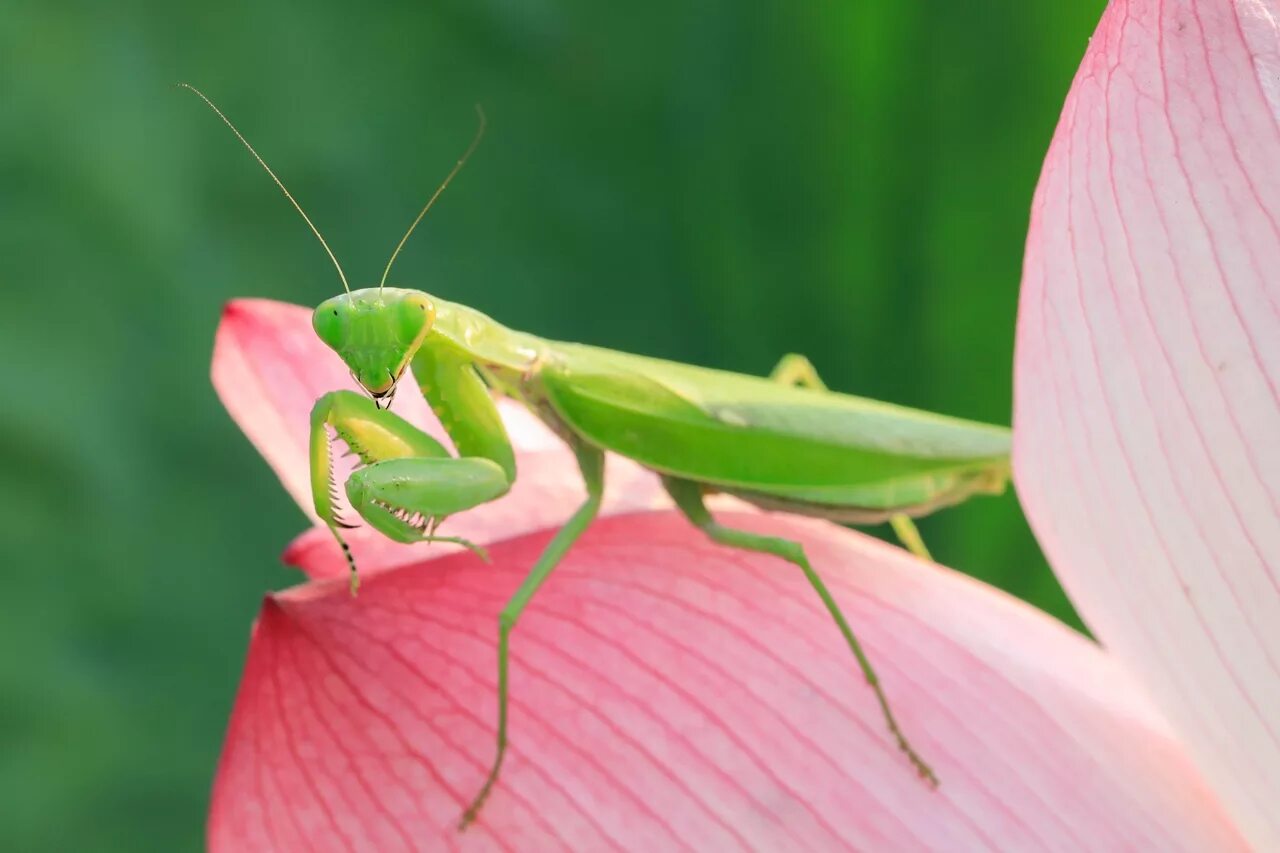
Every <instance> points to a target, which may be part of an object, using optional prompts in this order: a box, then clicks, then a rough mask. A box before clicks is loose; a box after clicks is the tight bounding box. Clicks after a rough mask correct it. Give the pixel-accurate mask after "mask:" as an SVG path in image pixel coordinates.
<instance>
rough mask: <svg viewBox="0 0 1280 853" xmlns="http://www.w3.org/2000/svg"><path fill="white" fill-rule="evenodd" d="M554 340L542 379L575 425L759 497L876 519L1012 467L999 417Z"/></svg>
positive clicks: (990, 479)
mask: <svg viewBox="0 0 1280 853" xmlns="http://www.w3.org/2000/svg"><path fill="white" fill-rule="evenodd" d="M556 353H557V355H558V356H559V357H558V358H556V359H553V360H552V361H551V362H550V363H548V364H547V365H546V366H545V367H544V369H543V372H542V378H543V383H544V385H545V387H546V389H547V394H548V397H549V399H550V402H551V404H552V406H553V407H554V408H555V410H556V412H557V414H558V415H559V417H560V418H561V419H562V420H563V421H564V422H565V423H566V424H567V425H568V426H569V427H570V428H571V429H572V430H573V431H574V432H576V433H578V434H580V435H582V436H583V437H584V438H586V439H587V440H588V441H590V442H592V443H593V444H596V445H598V446H601V447H604V448H606V449H608V450H611V451H613V452H615V453H619V454H621V455H623V456H627V457H630V458H632V459H634V460H636V461H637V462H640V463H641V464H643V465H645V466H647V467H650V468H653V469H654V470H657V471H660V472H662V473H665V474H670V475H674V476H677V477H680V478H683V479H688V480H694V481H697V482H700V483H704V484H708V485H712V486H715V487H717V488H719V489H721V490H723V491H728V492H733V493H737V494H741V495H742V496H744V497H747V498H748V499H752V500H755V501H756V502H757V503H760V504H761V505H765V506H775V507H778V508H784V509H791V510H795V511H801V512H804V511H811V512H813V513H814V514H822V515H829V516H831V517H840V516H841V515H842V514H841V512H840V510H842V509H843V510H852V512H846V513H843V516H845V517H848V520H853V521H857V520H873V519H878V518H880V517H883V516H884V515H887V514H889V513H892V512H907V513H911V514H923V513H924V512H927V511H929V510H931V509H933V508H935V507H936V506H940V505H943V504H947V503H954V502H956V501H958V500H961V499H963V498H964V497H967V496H968V495H969V494H972V493H974V492H980V491H983V492H999V491H1001V490H1002V488H1003V485H1004V481H1005V479H1006V478H1007V476H1008V464H1009V463H1008V456H1009V431H1008V430H1006V429H1003V428H1000V427H994V426H988V425H985V424H979V423H975V422H972V421H964V420H960V419H956V418H948V417H943V416H940V415H934V414H930V413H928V412H922V411H919V410H915V409H909V408H905V407H902V406H894V405H890V404H887V403H879V402H876V401H873V400H866V399H863V398H861V397H854V396H851V395H847V394H838V393H833V392H828V391H814V390H808V389H802V388H795V387H790V386H786V385H782V384H779V383H777V382H773V381H771V380H768V379H763V378H757V377H752V376H744V375H741V374H736V373H728V372H725V371H720V370H711V369H709V368H700V367H691V366H689V365H683V364H676V363H674V362H667V361H662V360H659V359H651V358H645V357H642V356H633V355H627V354H624V353H617V352H613V351H610V350H601V349H596V348H594V347H587V346H581V345H576V344H559V345H556ZM858 510H868V511H871V512H862V513H859V512H857V511H858Z"/></svg>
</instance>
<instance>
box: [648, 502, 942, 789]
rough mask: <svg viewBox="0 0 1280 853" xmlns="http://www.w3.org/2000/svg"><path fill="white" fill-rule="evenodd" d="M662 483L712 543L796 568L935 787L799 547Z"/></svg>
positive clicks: (903, 746)
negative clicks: (721, 515)
mask: <svg viewBox="0 0 1280 853" xmlns="http://www.w3.org/2000/svg"><path fill="white" fill-rule="evenodd" d="M662 481H663V484H664V485H665V486H666V489H667V493H668V494H670V495H671V498H672V500H674V501H675V502H676V506H677V507H679V508H680V511H681V512H682V513H684V515H685V517H686V518H688V519H689V521H690V522H691V523H692V524H693V525H694V526H695V527H697V528H698V529H699V530H701V531H702V532H703V533H705V534H707V536H709V537H710V538H711V540H712V541H713V542H718V543H720V544H721V545H728V546H729V547H731V548H742V549H744V550H747V551H757V552H759V553H762V554H772V555H774V556H775V557H781V558H782V559H784V560H786V561H787V562H789V563H792V564H793V565H795V566H798V567H799V568H800V569H801V571H803V572H804V576H805V577H806V578H808V580H809V583H810V585H811V586H813V588H814V590H815V591H816V592H817V593H818V597H819V598H821V599H822V603H823V604H824V605H826V608H827V611H828V612H829V613H830V614H831V617H832V618H833V619H835V621H836V625H837V626H839V628H840V633H842V634H844V639H845V642H847V643H848V644H849V649H850V650H851V651H852V652H853V656H854V657H855V658H857V659H858V666H859V667H861V668H862V675H863V677H864V678H866V680H867V684H869V685H870V686H871V689H872V690H873V691H874V692H875V694H876V699H877V701H879V703H880V710H881V711H882V712H884V719H885V723H886V724H887V725H888V727H889V731H890V732H891V733H892V734H893V737H894V739H895V740H896V741H897V742H898V748H899V749H901V750H902V751H903V752H904V753H906V756H907V758H908V759H910V760H911V763H912V764H913V765H914V766H915V768H916V771H917V772H918V773H919V774H920V776H921V778H923V779H924V780H925V781H926V782H928V783H929V784H930V785H934V786H936V785H937V784H938V777H937V776H935V775H934V773H933V769H932V768H930V767H929V765H928V764H927V763H926V762H925V760H924V759H923V758H921V757H920V755H919V753H917V752H916V751H915V748H914V747H912V746H911V744H910V742H908V741H907V737H906V735H904V734H903V733H902V729H901V728H900V727H899V726H898V721H897V720H896V719H895V718H894V716H893V711H891V710H890V709H889V700H888V697H886V696H885V694H884V689H883V688H882V687H881V686H880V678H879V677H878V676H877V675H876V671H875V669H874V668H872V666H871V661H870V660H869V659H868V658H867V655H866V653H865V652H863V650H862V645H861V644H860V643H859V642H858V638H857V637H856V636H854V633H853V629H852V628H850V627H849V622H848V620H846V619H845V618H844V613H843V612H841V610H840V605H838V604H836V600H835V598H833V597H832V595H831V592H830V591H829V590H828V589H827V585H826V584H825V583H823V582H822V578H821V577H819V575H818V573H817V572H816V571H814V568H813V566H812V565H811V564H810V563H809V558H808V557H807V556H805V553H804V548H803V546H801V545H800V543H799V542H795V541H792V540H790V539H782V538H779V537H776V536H761V535H759V534H756V533H750V532H748V531H745V530H738V529H736V528H732V527H725V526H724V525H722V524H720V523H719V522H717V521H716V520H715V518H713V517H712V515H711V513H710V511H709V510H708V509H707V506H706V504H705V503H704V502H703V497H702V487H701V486H700V485H698V484H697V483H693V482H690V481H688V480H678V479H675V478H672V477H663V478H662Z"/></svg>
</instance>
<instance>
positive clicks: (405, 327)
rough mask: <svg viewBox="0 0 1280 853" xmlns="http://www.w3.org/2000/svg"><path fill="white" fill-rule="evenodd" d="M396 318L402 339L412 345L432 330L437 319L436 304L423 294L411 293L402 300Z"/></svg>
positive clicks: (407, 344)
mask: <svg viewBox="0 0 1280 853" xmlns="http://www.w3.org/2000/svg"><path fill="white" fill-rule="evenodd" d="M396 319H397V321H398V325H399V329H398V334H399V336H400V340H401V341H402V342H403V343H404V344H405V345H406V346H411V345H413V344H414V343H415V342H417V341H420V340H422V338H423V336H425V335H426V333H427V332H429V331H431V326H432V324H433V323H434V322H435V319H436V306H435V305H434V304H433V303H432V302H431V300H430V299H428V298H427V297H425V296H423V295H421V294H411V295H409V296H406V297H405V298H404V299H403V300H402V301H401V302H400V307H399V311H398V312H397V317H396Z"/></svg>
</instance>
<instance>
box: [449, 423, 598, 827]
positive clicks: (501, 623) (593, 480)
mask: <svg viewBox="0 0 1280 853" xmlns="http://www.w3.org/2000/svg"><path fill="white" fill-rule="evenodd" d="M573 452H574V453H575V454H576V455H577V457H578V467H579V468H580V469H581V470H582V479H583V482H584V483H585V484H586V487H587V499H586V501H584V502H583V504H582V505H581V506H580V507H578V509H577V511H576V512H574V514H573V515H572V516H571V517H570V518H569V520H568V521H567V522H565V525H564V527H561V528H560V530H559V532H558V533H556V535H555V538H553V539H552V540H551V542H550V544H548V545H547V547H546V549H545V550H544V551H543V552H542V554H541V555H540V556H539V557H538V561H537V562H536V563H534V564H533V568H532V569H530V570H529V574H528V575H526V576H525V579H524V581H523V582H522V583H521V584H520V587H519V589H517V590H516V591H515V594H514V595H512V596H511V599H510V600H509V601H508V602H507V604H506V606H505V607H503V608H502V612H501V613H499V614H498V750H497V753H496V754H495V755H494V759H493V765H492V766H491V767H490V769H489V775H488V776H486V777H485V780H484V784H483V785H482V786H481V787H480V791H479V792H478V793H477V794H476V796H475V798H474V799H472V801H471V805H469V806H467V810H466V811H465V812H463V814H462V820H461V821H460V822H459V824H458V829H460V830H462V829H466V828H467V827H468V826H469V825H470V824H471V823H472V821H474V820H475V819H476V816H477V815H478V814H479V813H480V808H481V807H482V806H483V805H484V802H485V800H486V799H488V797H489V793H490V792H491V791H492V790H493V786H494V784H495V783H496V782H497V781H498V773H499V772H500V771H501V770H502V760H503V758H505V757H506V753H507V704H508V703H507V663H508V660H509V653H508V642H509V639H510V636H511V631H512V629H514V628H515V626H516V623H517V622H518V621H519V619H520V614H522V613H523V612H524V609H525V606H526V605H528V603H529V601H530V599H532V598H533V596H534V593H536V592H537V591H538V588H539V587H540V586H542V583H543V581H545V580H546V579H547V577H548V576H549V575H550V574H551V570H552V569H554V568H555V567H556V565H557V564H559V562H560V561H561V560H562V559H564V555H565V554H566V553H567V552H568V550H569V548H570V547H571V546H572V545H573V543H574V542H575V541H577V539H578V537H579V536H581V535H582V533H583V531H584V530H586V529H587V527H588V526H589V525H590V524H591V522H592V520H593V519H594V518H595V517H596V513H597V512H599V511H600V501H601V498H602V497H603V495H604V453H603V452H601V451H600V450H598V449H596V448H594V447H588V446H586V445H583V444H580V443H576V442H575V443H574V444H573Z"/></svg>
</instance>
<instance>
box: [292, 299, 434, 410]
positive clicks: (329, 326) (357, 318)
mask: <svg viewBox="0 0 1280 853" xmlns="http://www.w3.org/2000/svg"><path fill="white" fill-rule="evenodd" d="M435 313H436V311H435V305H433V304H432V302H431V300H430V299H429V298H428V297H427V295H426V294H424V293H421V292H419V291H416V290H402V289H400V288H398V287H388V288H377V287H370V288H366V289H364V290H353V291H352V292H350V293H344V294H342V295H340V296H335V297H333V298H332V299H326V300H325V301H324V302H322V303H320V306H319V307H318V308H316V310H315V313H314V314H313V315H312V317H311V325H312V326H313V327H314V328H315V330H316V334H317V335H319V336H320V340H322V341H324V342H325V344H326V345H327V346H328V347H329V348H330V349H332V350H333V351H334V352H336V353H337V354H338V356H339V357H341V359H342V360H343V361H345V362H346V363H347V367H348V368H350V370H351V375H352V377H354V378H355V380H356V382H358V383H360V387H361V388H363V389H364V390H365V392H366V393H368V394H369V396H370V397H372V398H373V400H374V402H375V403H377V404H378V407H379V408H383V409H385V408H386V407H387V406H390V405H391V398H392V396H393V395H394V394H395V390H396V383H397V382H399V381H400V376H401V375H402V374H403V373H404V370H405V368H406V367H408V365H409V362H410V361H411V360H412V359H413V356H414V354H415V353H417V351H418V347H420V346H422V341H423V340H424V339H425V338H426V336H427V333H428V332H430V331H431V324H432V323H433V322H434V321H435Z"/></svg>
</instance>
